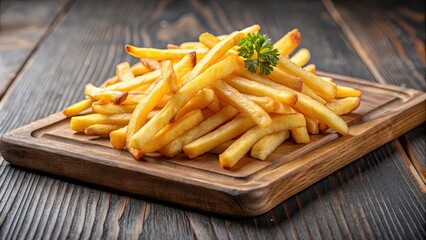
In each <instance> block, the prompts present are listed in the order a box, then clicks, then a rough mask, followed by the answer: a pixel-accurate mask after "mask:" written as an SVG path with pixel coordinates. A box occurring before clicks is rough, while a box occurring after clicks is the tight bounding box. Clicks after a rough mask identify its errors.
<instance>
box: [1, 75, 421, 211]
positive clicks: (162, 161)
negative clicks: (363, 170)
mask: <svg viewBox="0 0 426 240" xmlns="http://www.w3.org/2000/svg"><path fill="white" fill-rule="evenodd" d="M322 75H327V76H330V77H333V78H334V79H335V81H336V82H337V83H339V84H342V85H345V86H351V87H355V88H357V89H360V90H361V91H362V92H363V96H362V101H361V105H360V107H359V108H358V109H357V110H356V111H355V112H354V113H352V114H350V115H347V116H344V119H345V120H346V121H347V122H348V124H349V125H350V130H349V134H348V135H347V136H341V135H339V134H337V133H335V132H332V131H328V132H325V133H323V134H320V135H315V136H312V142H311V143H309V144H306V145H297V144H295V143H293V142H291V141H286V142H285V143H284V144H282V145H281V146H280V147H279V148H278V149H277V150H275V152H274V153H272V154H271V156H269V158H268V159H267V160H265V161H259V160H255V159H252V158H250V157H245V158H244V159H242V160H241V161H240V162H238V164H237V165H236V166H235V167H234V168H233V170H232V171H231V170H225V169H222V168H221V167H220V166H219V162H218V157H217V155H214V154H204V155H202V156H200V157H198V158H195V159H188V158H186V157H185V156H184V155H183V154H181V155H179V156H177V157H175V158H153V157H147V156H145V157H144V158H143V160H142V161H135V160H134V159H133V158H132V157H131V156H130V154H129V153H128V152H127V151H119V150H115V149H113V148H112V147H111V146H110V144H109V140H108V139H106V138H98V137H90V136H85V135H83V134H77V133H75V132H73V131H72V130H70V129H69V119H67V118H65V116H63V115H62V113H57V114H54V115H51V116H49V117H46V118H44V119H41V120H38V121H36V122H33V123H31V124H28V125H26V126H23V127H21V128H18V129H15V130H13V131H11V132H9V133H7V134H5V135H4V136H3V137H2V139H1V140H2V142H1V144H0V150H1V154H2V156H3V157H4V158H5V159H6V160H7V161H8V162H10V163H11V164H14V165H17V166H20V167H24V168H29V169H33V170H37V171H42V172H46V173H51V174H54V175H58V176H62V177H66V178H70V179H75V180H78V181H82V182H86V183H90V184H95V185H98V186H103V187H107V188H110V189H115V190H119V191H123V192H128V193H131V194H135V195H140V196H147V197H151V198H155V199H159V200H163V201H167V202H172V203H177V204H180V205H184V206H189V207H192V208H198V209H202V210H205V211H209V212H214V213H219V214H225V215H232V216H255V215H259V214H262V213H265V212H267V211H268V210H270V209H272V208H273V207H275V206H276V205H278V204H279V203H280V202H282V201H283V200H285V199H287V198H289V197H290V196H292V195H293V194H295V193H297V192H299V191H301V190H303V189H305V188H306V187H308V186H309V185H311V184H313V183H315V182H317V181H318V180H320V179H322V178H324V177H326V176H327V175H329V174H331V173H332V172H334V171H336V170H338V169H340V168H342V167H343V166H345V165H347V164H349V163H351V162H352V161H354V160H356V159H358V158H360V157H362V156H363V155H365V154H367V153H368V152H370V151H372V150H374V149H376V148H378V147H379V146H381V145H383V144H385V143H387V142H389V141H391V140H392V139H394V138H396V137H398V136H400V135H402V134H404V133H405V132H407V131H409V130H410V129H412V128H414V127H416V126H418V125H420V124H421V123H423V122H424V121H425V119H426V111H425V109H426V103H425V99H426V94H425V93H423V92H420V91H417V90H413V89H405V88H400V87H396V86H391V85H380V84H375V83H371V82H368V81H363V80H359V79H355V78H351V77H346V76H340V75H334V74H326V73H323V74H322Z"/></svg>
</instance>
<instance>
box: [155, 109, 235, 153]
mask: <svg viewBox="0 0 426 240" xmlns="http://www.w3.org/2000/svg"><path fill="white" fill-rule="evenodd" d="M237 113H238V110H237V109H235V108H234V107H232V106H227V107H225V108H223V109H222V110H220V111H219V112H217V113H215V114H213V115H212V116H211V117H208V118H205V120H204V121H203V122H201V123H200V124H199V125H198V126H196V127H194V128H193V129H191V130H189V131H188V132H186V133H184V134H183V135H182V136H180V137H178V138H176V139H175V140H173V141H172V142H170V143H169V144H168V145H167V146H165V147H164V148H162V149H161V150H160V153H161V154H163V155H165V156H167V157H174V156H176V155H178V154H179V153H180V152H182V149H183V147H184V146H185V145H187V144H189V143H190V142H192V141H194V140H195V139H197V138H199V137H201V136H203V135H205V134H207V133H208V132H210V131H213V130H214V129H216V128H217V127H219V126H220V125H222V124H223V123H225V122H227V121H228V120H229V119H231V118H232V117H233V116H235V115H236V114H237Z"/></svg>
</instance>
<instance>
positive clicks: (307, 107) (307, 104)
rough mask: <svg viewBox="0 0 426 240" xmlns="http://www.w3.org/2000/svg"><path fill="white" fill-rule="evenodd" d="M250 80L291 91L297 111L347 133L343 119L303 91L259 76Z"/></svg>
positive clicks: (341, 132) (342, 132) (280, 89)
mask: <svg viewBox="0 0 426 240" xmlns="http://www.w3.org/2000/svg"><path fill="white" fill-rule="evenodd" d="M252 80H254V81H256V82H258V83H260V84H263V85H267V86H269V87H271V88H274V89H276V90H279V91H287V92H293V93H294V94H296V95H297V97H298V99H297V102H296V104H295V105H294V108H295V109H296V110H297V111H298V112H300V113H302V114H303V115H305V116H307V117H310V118H312V119H316V120H319V121H321V122H324V123H325V124H327V125H329V126H330V127H331V128H333V129H334V130H336V131H337V132H338V133H340V134H342V135H345V134H347V133H348V125H347V124H346V122H345V121H343V119H342V118H340V117H339V116H338V115H336V114H335V113H334V112H333V111H331V110H330V109H328V108H327V107H326V106H324V105H322V104H320V103H318V102H317V101H315V100H314V99H312V98H311V97H309V96H307V95H305V94H303V93H300V92H297V91H294V90H293V89H291V88H288V87H285V86H283V85H281V84H278V83H276V82H273V81H271V80H269V79H267V78H263V77H259V78H253V79H252ZM237 89H238V88H237Z"/></svg>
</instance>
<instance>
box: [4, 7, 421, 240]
mask: <svg viewBox="0 0 426 240" xmlns="http://www.w3.org/2000/svg"><path fill="white" fill-rule="evenodd" d="M101 5H102V8H99V4H96V3H93V2H89V1H81V2H76V4H75V5H74V6H73V7H72V8H71V11H70V12H69V14H68V15H67V16H66V18H65V19H64V21H63V22H62V23H61V24H60V25H59V27H58V28H57V29H56V30H55V31H54V32H53V33H52V35H51V36H49V37H48V38H47V39H46V42H45V43H44V44H43V45H41V46H39V48H38V49H37V51H36V52H35V54H34V55H33V56H32V58H31V59H30V61H28V64H27V66H26V68H25V71H23V72H22V73H21V74H20V75H19V76H18V78H17V79H16V80H17V81H16V84H15V85H14V87H13V88H12V89H11V90H10V91H9V94H8V95H7V97H5V99H4V100H3V101H2V103H1V110H0V132H1V133H4V132H7V131H8V130H11V129H13V128H16V127H19V126H22V125H24V124H26V123H29V122H31V121H34V120H36V119H40V118H42V117H44V116H47V115H49V114H52V113H54V112H57V111H60V110H61V109H63V108H64V107H65V106H67V105H69V104H70V103H73V102H75V101H77V100H79V99H81V98H82V97H83V94H82V92H83V91H82V90H83V86H84V84H86V83H87V82H96V83H97V84H99V83H101V82H102V81H103V80H104V79H106V78H107V77H108V76H109V75H110V74H112V73H113V71H114V70H113V65H114V64H116V63H118V62H120V61H123V60H130V59H131V58H130V57H129V56H127V55H126V54H125V53H124V51H123V50H122V46H123V44H124V43H125V42H133V43H135V44H136V45H145V46H156V47H164V46H165V45H164V44H165V43H166V40H160V39H159V35H157V32H159V31H160V30H159V29H163V28H164V29H166V30H167V31H165V30H163V32H166V33H163V34H162V35H161V36H163V39H167V36H168V34H167V33H168V32H170V33H171V32H172V30H173V29H174V28H173V26H175V25H174V24H176V23H177V22H179V20H180V22H182V21H183V20H185V18H186V19H189V20H190V21H188V20H185V21H183V22H184V23H185V22H189V23H190V24H192V25H187V26H190V27H188V28H195V27H197V29H199V31H200V32H201V31H211V32H214V33H225V32H227V31H230V30H234V29H237V28H240V27H244V26H246V25H249V24H252V23H254V22H258V23H260V24H262V26H263V32H265V33H268V34H270V35H271V36H272V37H273V39H275V40H276V39H278V38H279V37H280V36H281V35H282V34H284V33H285V32H286V31H288V30H290V29H291V28H293V27H299V28H300V29H302V34H305V35H306V34H309V35H308V36H309V37H304V38H303V44H302V45H303V46H307V47H309V48H310V50H311V52H312V53H313V61H314V62H315V63H316V64H317V65H318V67H319V69H324V70H328V71H331V72H337V73H343V74H348V75H352V76H357V77H361V78H367V79H372V77H371V75H370V73H369V71H368V70H367V68H366V67H365V65H364V64H363V62H362V61H361V60H360V58H359V57H358V56H357V54H356V51H354V50H352V47H351V45H350V43H349V42H347V41H346V40H345V38H344V36H343V35H342V34H341V33H340V32H339V29H338V27H337V25H336V24H335V23H334V21H333V20H332V19H331V18H330V16H329V15H328V13H327V11H325V9H324V8H323V7H322V5H321V4H320V3H318V2H312V1H283V2H282V3H281V2H280V3H278V4H277V3H276V1H262V2H259V1H246V2H244V3H239V2H236V1H235V2H234V1H230V2H228V1H220V2H218V3H209V2H198V1H197V2H195V1H194V2H190V1H170V2H169V1H161V2H151V1H147V2H130V1H126V2H125V3H118V2H113V1H104V2H102V4H101ZM197 6H198V7H197ZM200 6H201V7H200ZM287 9H291V11H289V12H287V13H286V14H283V12H285V11H286V10H287ZM409 11H410V10H407V12H409ZM236 12H239V13H241V14H239V15H237V14H235V13H236ZM112 15H113V16H114V17H110V16H112ZM223 16H225V17H223ZM414 16H415V18H416V19H417V18H421V16H420V17H418V16H417V15H414ZM184 17H185V18H184ZM83 19H84V23H82V22H83ZM182 19H183V20H182ZM162 20H164V21H162ZM420 22H421V21H420ZM160 23H161V24H160ZM160 25H161V26H163V27H160ZM169 26H170V27H169ZM176 26H177V25H176ZM179 26H183V27H182V28H184V26H185V25H184V24H182V23H180V25H179ZM188 31H190V30H186V29H182V31H175V33H174V35H170V36H173V42H176V43H178V42H179V41H186V40H188V39H192V40H195V39H196V37H197V35H198V32H197V33H196V34H195V33H188ZM180 32H182V34H179V33H180ZM194 32H195V31H194ZM192 34H195V35H192ZM164 36H166V37H164ZM170 38H171V37H170ZM324 39H326V40H328V41H324ZM167 41H168V40H167ZM76 69H77V70H76ZM23 93H26V94H23ZM23 105H25V108H24V107H19V106H23ZM0 161H1V162H2V164H1V166H0V174H1V175H0V199H1V200H0V238H2V239H4V238H11V237H15V238H24V237H26V238H33V237H34V236H35V235H37V236H42V235H43V236H47V237H49V236H51V237H52V238H58V237H60V238H67V237H68V238H78V237H82V238H83V237H89V238H108V237H112V236H116V235H117V232H118V236H119V238H122V239H128V238H138V237H140V238H143V239H147V238H151V239H152V238H160V237H161V238H166V239H191V238H213V239H215V238H216V239H242V238H245V239H281V238H284V237H285V238H293V239H294V238H305V239H309V238H320V237H322V238H325V239H332V238H337V239H341V238H362V237H365V238H379V239H380V238H422V237H423V238H424V237H425V236H426V232H425V230H424V229H423V228H422V226H424V225H425V219H424V216H425V214H426V210H425V207H424V205H425V204H424V203H425V201H426V197H425V194H424V193H423V192H421V190H420V188H419V187H418V184H417V182H415V179H414V178H413V177H412V175H411V172H410V171H409V169H408V166H407V165H406V162H405V161H404V159H403V156H402V153H401V152H400V151H398V150H397V148H395V147H394V144H387V145H385V146H384V147H382V148H380V149H378V150H376V151H374V152H372V153H370V154H368V155H366V156H365V157H363V158H361V159H360V160H359V161H356V162H355V163H352V164H350V165H348V166H347V167H345V168H343V169H342V170H340V171H339V172H338V173H336V174H333V175H331V176H329V177H327V178H325V179H323V180H322V181H320V182H319V183H317V184H315V185H313V186H311V187H309V188H307V189H306V190H305V191H303V192H302V193H300V194H297V195H295V196H294V197H292V198H290V199H288V200H286V201H285V202H284V203H283V204H280V205H279V206H277V207H276V208H275V209H273V210H272V211H270V212H268V213H266V214H264V215H262V216H259V217H256V218H248V219H226V218H222V217H217V216H210V215H206V214H202V213H198V212H194V211H188V210H185V209H182V208H176V207H173V206H170V205H163V204H161V203H158V202H155V201H152V200H149V199H145V200H137V199H135V198H132V197H130V196H123V195H117V194H115V193H112V192H105V191H98V190H94V189H92V188H87V187H83V186H80V185H78V184H75V183H70V182H65V181H61V180H58V179H54V178H51V177H49V176H45V175H40V174H37V173H32V172H27V171H23V170H21V169H19V168H14V167H10V166H9V165H8V164H7V163H6V162H4V161H3V159H1V160H0ZM47 196H48V197H47ZM43 223H46V224H43Z"/></svg>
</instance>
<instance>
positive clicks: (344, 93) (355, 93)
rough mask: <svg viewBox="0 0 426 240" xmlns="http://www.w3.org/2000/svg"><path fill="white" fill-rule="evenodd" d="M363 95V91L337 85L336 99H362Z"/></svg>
mask: <svg viewBox="0 0 426 240" xmlns="http://www.w3.org/2000/svg"><path fill="white" fill-rule="evenodd" d="M361 95H362V93H361V91H359V90H357V89H354V88H351V87H344V86H339V85H337V92H336V98H345V97H361Z"/></svg>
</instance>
